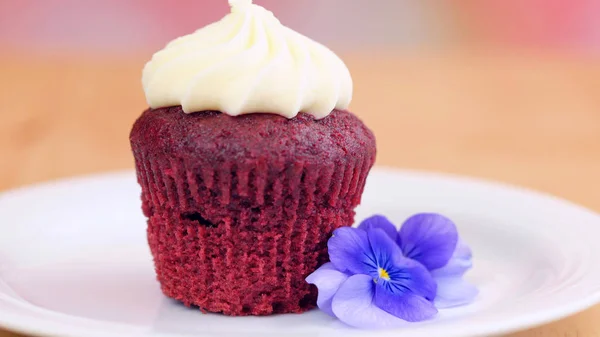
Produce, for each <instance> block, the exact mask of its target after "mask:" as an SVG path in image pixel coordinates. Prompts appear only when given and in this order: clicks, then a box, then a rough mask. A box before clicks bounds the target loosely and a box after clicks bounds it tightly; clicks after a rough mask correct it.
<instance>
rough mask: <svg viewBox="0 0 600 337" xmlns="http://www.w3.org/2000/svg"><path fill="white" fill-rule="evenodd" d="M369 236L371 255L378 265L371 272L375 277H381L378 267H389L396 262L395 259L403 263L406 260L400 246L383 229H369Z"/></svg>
mask: <svg viewBox="0 0 600 337" xmlns="http://www.w3.org/2000/svg"><path fill="white" fill-rule="evenodd" d="M367 237H368V238H369V244H370V245H371V251H372V254H371V257H372V259H373V263H374V264H375V266H376V267H377V268H375V269H374V270H373V271H372V272H371V273H370V274H369V275H371V276H372V277H373V278H377V277H379V273H378V268H380V267H381V268H383V269H388V268H390V267H391V266H393V265H394V264H395V261H398V263H400V264H401V263H402V262H403V261H404V260H406V258H405V257H404V256H403V255H402V251H401V250H400V247H398V245H397V244H396V242H394V241H393V240H392V239H391V238H390V237H389V236H388V235H387V234H386V233H385V232H384V231H383V230H382V229H380V228H374V229H370V230H368V231H367Z"/></svg>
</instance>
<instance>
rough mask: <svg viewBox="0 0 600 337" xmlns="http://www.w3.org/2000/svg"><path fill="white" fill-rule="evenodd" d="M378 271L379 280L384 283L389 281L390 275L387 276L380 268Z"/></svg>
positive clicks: (385, 271)
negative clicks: (382, 280)
mask: <svg viewBox="0 0 600 337" xmlns="http://www.w3.org/2000/svg"><path fill="white" fill-rule="evenodd" d="M378 271H379V278H382V279H384V280H386V281H389V280H390V274H388V272H387V270H385V269H383V268H381V267H380V268H379V269H378Z"/></svg>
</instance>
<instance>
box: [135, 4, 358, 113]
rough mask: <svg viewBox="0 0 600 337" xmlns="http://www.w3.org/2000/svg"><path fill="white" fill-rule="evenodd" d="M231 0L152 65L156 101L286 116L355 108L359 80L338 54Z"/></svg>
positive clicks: (150, 83)
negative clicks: (216, 17)
mask: <svg viewBox="0 0 600 337" xmlns="http://www.w3.org/2000/svg"><path fill="white" fill-rule="evenodd" d="M229 3H230V5H231V13H230V14H228V15H226V16H225V17H224V18H223V19H221V20H220V21H218V22H215V23H213V24H210V25H208V26H206V27H204V28H201V29H199V30H197V31H196V32H195V33H193V34H190V35H186V36H183V37H180V38H177V39H175V40H173V41H171V42H170V43H169V44H168V45H167V46H166V47H165V48H164V49H163V50H161V51H159V52H157V53H156V54H154V56H153V57H152V60H150V62H148V63H147V64H146V66H145V67H144V71H143V76H142V84H143V86H144V92H145V94H146V100H147V101H148V104H149V105H150V107H152V108H159V107H167V106H175V105H181V106H182V107H183V111H185V112H186V113H191V112H197V111H205V110H218V111H221V112H224V113H226V114H229V115H232V116H236V115H240V114H246V113H257V112H265V113H274V114H279V115H282V116H284V117H287V118H293V117H294V116H296V115H297V114H298V112H300V111H301V112H306V113H309V114H311V115H313V116H314V117H315V118H317V119H320V118H323V117H326V116H327V115H328V114H329V113H330V112H331V111H332V110H333V109H346V108H347V107H348V105H349V104H350V100H351V99H352V78H351V77H350V72H349V71H348V68H347V67H346V65H345V64H344V62H343V61H342V60H341V59H340V58H339V57H338V56H337V55H335V54H334V53H333V52H332V51H331V50H329V49H328V48H327V47H325V46H323V45H321V44H319V43H317V42H315V41H313V40H311V39H309V38H307V37H305V36H303V35H301V34H299V33H297V32H295V31H293V30H291V29H290V28H288V27H285V26H283V25H282V24H281V23H280V22H279V20H277V18H275V17H274V16H273V13H271V12H269V11H268V10H266V9H264V8H263V7H260V6H258V5H254V4H252V1H251V0H229Z"/></svg>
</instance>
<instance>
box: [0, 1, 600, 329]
mask: <svg viewBox="0 0 600 337" xmlns="http://www.w3.org/2000/svg"><path fill="white" fill-rule="evenodd" d="M255 2H256V3H258V4H261V5H263V6H265V7H267V8H269V9H271V10H272V11H273V12H274V13H275V14H276V15H277V16H278V17H279V19H280V20H281V21H282V22H283V23H284V24H286V25H288V26H290V27H291V28H293V29H296V30H298V31H299V32H301V33H304V34H305V35H308V36H310V37H312V38H314V39H315V40H318V41H320V42H322V43H324V44H326V45H328V46H329V47H331V48H332V49H334V50H335V51H336V52H338V53H339V54H340V56H341V57H342V58H343V59H344V60H345V61H346V62H347V64H348V66H349V68H350V70H351V72H352V75H353V78H354V82H355V96H354V100H353V103H352V105H351V110H352V111H354V112H355V113H356V114H357V115H359V116H360V117H361V118H362V119H363V120H364V121H365V122H366V123H367V124H368V125H369V126H370V127H371V129H373V131H374V132H375V134H376V136H377V139H378V164H379V165H389V166H397V167H403V168H408V169H425V170H433V171H442V172H449V173H456V174H464V175H472V176H478V177H484V178H490V179H495V180H500V181H505V182H509V183H513V184H518V185H523V186H527V187H531V188H535V189H538V190H542V191H546V192H549V193H553V194H557V195H559V196H562V197H565V198H567V199H570V200H573V201H575V202H578V203H582V204H584V205H586V206H588V207H591V208H593V209H595V210H596V211H600V188H599V187H600V177H599V172H600V1H598V0H503V1H500V0H498V1H496V0H302V1H298V0H255ZM227 11H228V6H227V2H226V0H178V1H168V0H0V102H1V104H0V163H1V164H0V190H4V189H8V188H11V187H16V186H20V185H24V184H29V183H33V182H38V181H43V180H47V179H54V178H59V177H66V176H71V175H76V174H86V173H92V172H101V171H106V170H117V169H127V168H132V167H133V160H132V156H131V154H130V150H129V142H128V133H129V129H130V127H131V125H132V123H133V121H134V120H135V118H136V117H137V116H138V115H139V114H140V113H141V112H142V111H143V110H144V109H145V107H146V103H145V100H144V96H143V92H142V87H141V83H140V79H141V69H142V67H143V65H144V63H145V62H146V61H147V60H149V59H150V57H151V55H152V53H153V52H154V51H156V50H158V49H160V48H162V47H163V46H164V45H165V44H166V43H167V42H168V41H169V40H171V39H173V38H175V37H177V36H180V35H183V34H187V33H190V32H192V31H194V30H196V29H197V28H199V27H201V26H203V25H206V24H208V23H210V22H212V21H214V20H217V19H219V18H220V17H222V16H224V15H225V14H226V13H227ZM598 315H600V309H598V308H596V309H593V310H592V311H589V312H587V313H584V314H582V315H579V316H576V317H575V318H572V319H570V320H569V321H567V323H560V322H559V323H557V324H558V325H557V324H554V325H552V326H550V328H547V327H546V328H542V329H541V330H536V331H535V332H532V333H528V332H526V333H524V334H520V335H519V336H534V335H535V336H546V334H545V333H546V332H548V331H551V330H548V329H554V330H556V329H558V330H559V333H558V334H548V336H559V335H560V336H562V335H565V334H566V335H570V334H569V333H572V332H571V331H575V332H576V335H577V336H592V335H595V334H596V333H598V334H599V335H600V326H598V327H593V326H590V325H586V324H588V323H589V322H593V321H597V320H596V319H594V317H597V316H598ZM561 324H563V325H561ZM562 326H565V328H564V329H567V330H564V329H563V328H562ZM561 329H563V330H561ZM569 329H570V330H569ZM586 329H587V330H586ZM554 330H553V331H554ZM561 331H562V332H561ZM587 332H589V334H586V333H587ZM548 333H549V332H548ZM552 333H554V332H552ZM0 335H1V332H0ZM572 335H575V334H572Z"/></svg>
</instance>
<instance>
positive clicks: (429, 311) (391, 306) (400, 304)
mask: <svg viewBox="0 0 600 337" xmlns="http://www.w3.org/2000/svg"><path fill="white" fill-rule="evenodd" d="M374 302H375V305H377V306H378V307H379V308H381V309H383V310H384V311H386V312H388V313H390V314H392V315H394V316H396V317H399V318H401V319H403V320H405V321H408V322H419V321H424V320H426V319H429V318H432V317H433V316H435V314H437V309H436V308H435V306H434V305H433V303H432V302H430V301H428V300H427V299H426V298H424V297H422V296H419V295H417V294H414V293H412V292H406V293H404V294H392V293H390V292H389V291H388V290H387V289H386V287H385V286H384V284H383V282H378V283H377V285H376V286H375V300H374Z"/></svg>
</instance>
